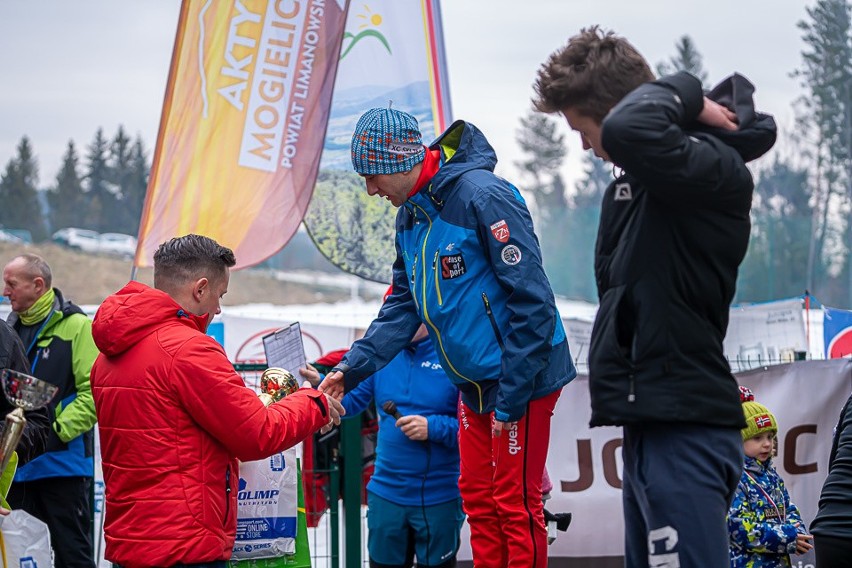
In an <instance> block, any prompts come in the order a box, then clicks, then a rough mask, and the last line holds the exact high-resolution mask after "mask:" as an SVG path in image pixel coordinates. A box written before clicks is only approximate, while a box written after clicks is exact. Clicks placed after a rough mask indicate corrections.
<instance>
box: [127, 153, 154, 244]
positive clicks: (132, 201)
mask: <svg viewBox="0 0 852 568" xmlns="http://www.w3.org/2000/svg"><path fill="white" fill-rule="evenodd" d="M150 170H151V168H150V166H149V165H148V154H147V152H146V151H145V145H144V144H143V142H142V138H141V137H140V136H137V137H136V140H135V142H134V143H133V148H132V149H131V150H130V163H129V172H128V176H127V178H126V180H125V182H124V185H123V186H122V190H121V192H122V207H123V220H122V227H123V229H122V231H121V232H124V233H128V234H130V235H136V234H137V233H139V223H140V221H141V218H142V209H143V207H144V206H145V194H146V193H147V191H148V175H149V173H150Z"/></svg>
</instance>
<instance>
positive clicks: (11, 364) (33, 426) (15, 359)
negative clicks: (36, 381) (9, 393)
mask: <svg viewBox="0 0 852 568" xmlns="http://www.w3.org/2000/svg"><path fill="white" fill-rule="evenodd" d="M0 369H12V370H13V371H20V372H22V373H30V363H29V361H28V360H27V356H26V355H25V354H24V344H23V343H21V338H20V337H18V334H17V333H15V331H14V330H13V329H12V328H11V327H9V324H7V323H6V322H5V321H3V320H0ZM14 409H15V407H14V406H12V404H11V403H10V402H9V401H8V400H6V397H5V396H4V395H2V394H0V420H2V419H3V417H4V416H5V415H6V414H8V413H9V412H11V411H13V410H14ZM24 416H25V417H26V419H27V425H26V427H25V428H24V433H23V435H22V436H21V441H20V442H18V446H17V448H15V451H17V452H18V464H19V465H23V464H25V463H27V462H28V461H30V460H31V459H32V458H34V457H36V456H38V455H40V454H42V453H44V448H45V445H46V444H47V435H48V433H49V432H50V431H49V430H48V428H50V415H49V413H48V409H47V408H39V409H37V410H30V411H28V412H25V413H24Z"/></svg>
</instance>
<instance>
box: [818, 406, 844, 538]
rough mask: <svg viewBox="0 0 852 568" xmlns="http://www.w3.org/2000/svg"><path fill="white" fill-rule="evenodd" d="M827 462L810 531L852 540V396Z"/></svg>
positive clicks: (841, 414)
mask: <svg viewBox="0 0 852 568" xmlns="http://www.w3.org/2000/svg"><path fill="white" fill-rule="evenodd" d="M828 463H829V465H828V477H826V478H825V483H824V484H823V486H822V493H820V496H819V510H818V511H817V515H816V518H815V519H814V521H813V522H812V523H811V532H812V533H813V534H816V535H821V536H830V537H836V538H846V539H852V396H850V397H849V400H847V401H846V405H845V406H844V407H843V410H842V411H841V412H840V420H839V421H838V423H837V427H836V430H835V432H834V441H833V443H832V445H831V458H830V459H829V462H828Z"/></svg>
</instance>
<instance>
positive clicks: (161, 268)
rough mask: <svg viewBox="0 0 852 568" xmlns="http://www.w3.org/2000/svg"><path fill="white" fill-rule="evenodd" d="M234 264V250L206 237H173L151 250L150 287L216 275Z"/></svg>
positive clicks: (169, 286) (162, 288) (216, 276)
mask: <svg viewBox="0 0 852 568" xmlns="http://www.w3.org/2000/svg"><path fill="white" fill-rule="evenodd" d="M236 263H237V260H236V258H235V257H234V251H232V250H231V249H229V248H228V247H223V246H222V245H220V244H219V243H217V242H216V241H214V240H213V239H211V238H210V237H205V236H202V235H184V236H183V237H175V238H173V239H171V240H169V241H166V242H164V243H163V244H161V245H160V247H159V248H158V249H157V252H155V253H154V287H155V288H157V289H159V290H169V289H171V287H172V286H174V285H181V284H185V283H186V282H188V281H193V280H197V279H198V278H202V277H206V278H210V279H216V278H220V277H223V276H225V275H226V274H227V273H228V269H229V268H230V267H232V266H234V265H235V264H236Z"/></svg>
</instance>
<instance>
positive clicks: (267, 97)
mask: <svg viewBox="0 0 852 568" xmlns="http://www.w3.org/2000/svg"><path fill="white" fill-rule="evenodd" d="M347 10H348V0H268V1H267V0H233V1H231V2H224V1H223V2H213V1H212V0H208V1H206V2H202V1H200V0H198V1H195V0H184V2H183V5H182V7H181V12H180V21H179V23H178V31H177V37H176V39H175V48H174V54H173V57H172V66H171V70H170V73H169V81H168V87H167V91H166V97H165V102H164V104H163V114H162V118H161V121H160V132H159V136H158V137H157V146H156V148H155V151H154V161H153V167H152V170H151V177H150V180H149V183H148V193H147V197H146V200H145V208H144V210H143V214H142V220H141V224H140V227H139V245H138V249H137V252H136V259H135V263H134V264H135V266H151V265H152V263H153V254H154V251H155V250H156V249H157V247H158V246H159V245H160V244H161V243H162V242H164V241H166V240H168V239H170V238H172V237H176V236H181V235H185V234H188V233H198V234H203V235H207V236H209V237H211V238H214V239H216V240H217V241H218V242H219V243H220V244H223V245H225V246H227V247H230V248H232V249H233V250H234V252H235V254H236V257H237V266H236V268H244V267H247V266H252V265H254V264H257V263H259V262H261V261H263V260H265V259H266V258H268V257H270V256H272V255H273V254H275V253H276V252H277V251H279V250H280V249H281V248H282V247H283V246H284V245H285V244H287V242H288V241H289V240H290V237H292V236H293V234H294V233H295V232H296V230H297V229H298V226H299V223H300V222H301V221H302V217H303V215H304V213H305V210H306V209H307V207H308V204H309V202H310V200H311V195H312V192H313V188H314V183H315V181H316V176H317V171H318V169H319V162H320V155H321V153H322V148H323V140H324V138H325V131H326V126H327V124H328V118H329V112H330V106H331V97H332V90H333V86H334V80H335V75H336V72H337V63H338V58H339V56H340V47H341V42H342V38H343V30H344V25H345V22H346V13H347Z"/></svg>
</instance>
